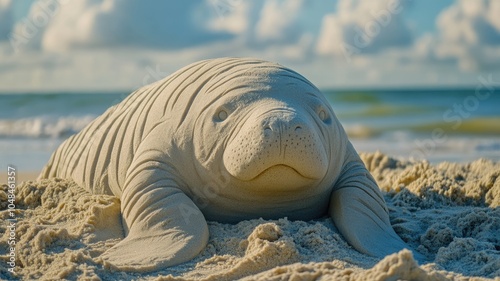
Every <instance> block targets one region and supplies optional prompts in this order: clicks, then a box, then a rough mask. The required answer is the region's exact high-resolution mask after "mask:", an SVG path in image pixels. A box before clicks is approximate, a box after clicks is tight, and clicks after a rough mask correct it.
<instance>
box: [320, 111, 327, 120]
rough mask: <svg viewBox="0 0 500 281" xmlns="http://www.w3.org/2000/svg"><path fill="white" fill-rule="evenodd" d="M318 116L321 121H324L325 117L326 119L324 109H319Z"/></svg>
mask: <svg viewBox="0 0 500 281" xmlns="http://www.w3.org/2000/svg"><path fill="white" fill-rule="evenodd" d="M318 116H319V119H321V121H326V119H328V114H326V111H325V110H324V109H320V111H319V113H318Z"/></svg>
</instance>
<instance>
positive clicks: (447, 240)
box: [0, 153, 500, 280]
mask: <svg viewBox="0 0 500 281" xmlns="http://www.w3.org/2000/svg"><path fill="white" fill-rule="evenodd" d="M362 158H363V160H364V161H365V163H366V164H367V167H368V168H369V170H370V171H371V173H372V174H373V176H374V177H375V178H376V179H377V181H378V183H379V185H380V188H381V189H382V190H383V191H384V192H385V199H386V201H387V205H388V207H389V210H390V217H391V223H392V225H393V227H394V229H395V230H396V232H397V233H398V234H399V235H400V236H401V237H402V238H403V240H405V241H406V242H407V243H408V244H409V245H410V246H411V247H412V248H413V249H417V250H418V251H420V252H421V253H422V254H424V255H425V256H426V257H427V259H428V262H427V263H424V264H422V265H418V264H417V262H416V261H415V260H414V259H413V257H412V254H411V252H410V251H408V250H403V251H401V252H399V253H395V254H393V255H390V256H387V257H385V258H384V259H382V260H378V259H375V258H371V257H369V256H366V255H363V254H361V253H358V252H357V251H355V250H354V249H353V248H351V247H350V246H349V245H348V244H347V243H346V242H345V241H344V239H343V238H342V236H341V235H340V234H339V233H338V231H337V230H336V228H335V226H334V225H333V224H332V222H331V220H330V219H328V218H323V219H318V220H313V221H289V220H287V219H286V218H283V219H280V220H262V219H261V220H249V221H242V222H240V223H238V224H236V225H230V224H220V223H215V222H209V228H210V235H211V236H210V241H209V243H208V246H207V247H206V249H205V250H204V251H203V252H202V253H201V254H200V255H199V256H198V257H197V258H195V259H194V260H192V261H190V262H187V263H185V264H182V265H179V266H175V267H171V268H167V269H164V270H162V271H157V272H153V273H147V274H139V273H126V272H117V271H113V270H112V269H109V268H106V267H105V266H103V264H102V261H101V260H100V258H99V256H100V254H101V253H103V252H104V251H106V250H107V249H109V248H110V247H112V246H113V245H115V244H116V243H118V242H119V241H120V240H121V239H122V238H123V231H122V229H121V224H120V201H119V199H118V198H115V197H113V196H107V195H91V194H89V193H88V192H87V191H85V190H83V189H82V188H81V187H79V186H77V185H76V184H75V183H74V182H72V181H69V180H60V179H52V180H43V181H39V182H34V181H28V182H24V183H22V184H20V185H18V186H17V188H16V189H17V190H16V202H15V204H16V210H15V211H13V213H14V216H15V218H17V222H16V225H15V231H14V232H13V234H12V233H11V231H10V229H9V227H8V226H9V225H8V222H7V221H6V220H7V219H8V218H9V216H10V213H11V210H9V208H8V201H7V200H8V189H7V186H6V185H3V186H2V188H1V190H0V217H1V219H2V221H5V223H3V224H2V225H1V226H0V256H1V257H0V278H1V279H12V278H19V279H23V280H31V279H45V280H54V279H68V280H76V279H80V280H234V279H238V278H242V279H244V280H397V279H404V280H487V279H495V280H500V164H499V163H494V162H491V161H488V160H477V161H474V162H471V163H467V164H454V163H439V164H436V165H430V164H429V163H427V162H425V161H424V162H409V161H402V160H396V159H392V158H390V157H387V156H385V155H383V154H380V153H374V154H362ZM12 235H14V236H13V237H14V238H15V242H16V244H15V248H16V250H15V267H14V271H15V275H11V273H10V272H9V271H8V270H9V269H10V268H11V266H10V265H9V263H8V262H9V260H10V255H11V253H10V250H9V247H10V246H13V245H9V241H12V239H11V240H9V238H10V237H12Z"/></svg>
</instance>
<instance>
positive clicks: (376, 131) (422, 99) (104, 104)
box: [0, 89, 500, 172]
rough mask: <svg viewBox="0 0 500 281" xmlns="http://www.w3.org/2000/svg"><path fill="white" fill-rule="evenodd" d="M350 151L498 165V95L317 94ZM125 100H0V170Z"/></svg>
mask: <svg viewBox="0 0 500 281" xmlns="http://www.w3.org/2000/svg"><path fill="white" fill-rule="evenodd" d="M323 93H324V94H325V96H326V97H327V99H328V100H329V101H330V103H331V105H332V107H333V109H334V111H335V113H336V115H337V117H338V118H339V120H340V121H341V123H342V124H343V126H344V128H345V130H346V131H347V133H348V135H349V137H350V139H351V141H352V143H353V145H354V146H355V148H356V149H357V150H358V151H365V152H372V151H377V150H379V151H381V152H383V153H386V154H388V155H391V156H394V157H397V158H413V159H417V160H419V159H427V160H428V161H430V162H434V163H436V162H441V161H452V162H468V161H471V160H474V159H477V158H487V159H491V160H494V161H499V160H500V90H494V91H488V90H487V89H482V91H476V90H475V89H469V90H467V89H414V90H402V89H401V90H397V89H391V90H372V91H366V90H363V91H352V90H324V91H323ZM127 94H129V93H45V94H38V93H37V94H34V93H27V94H0V165H1V166H2V167H5V169H7V166H8V165H14V166H15V167H16V168H17V170H18V171H30V172H33V171H39V170H41V169H42V167H43V166H44V164H45V163H46V162H47V161H48V159H49V157H50V155H51V153H52V152H53V151H54V150H55V149H56V148H57V146H58V145H59V144H61V143H62V142H63V141H64V140H65V139H66V138H67V137H69V136H70V135H72V134H75V133H77V132H78V131H80V130H81V129H82V128H83V127H85V126H86V125H87V124H88V123H90V122H91V121H92V120H93V119H94V118H96V117H97V116H99V115H100V114H101V113H103V112H104V111H105V110H106V109H107V108H109V107H110V106H112V105H115V104H117V103H119V102H120V101H121V100H123V99H124V98H125V97H126V96H127Z"/></svg>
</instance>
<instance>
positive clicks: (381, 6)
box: [316, 0, 413, 56]
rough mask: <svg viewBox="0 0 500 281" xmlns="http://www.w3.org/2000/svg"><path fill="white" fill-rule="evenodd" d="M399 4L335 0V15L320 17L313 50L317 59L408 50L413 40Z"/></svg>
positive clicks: (398, 1) (386, 0)
mask: <svg viewBox="0 0 500 281" xmlns="http://www.w3.org/2000/svg"><path fill="white" fill-rule="evenodd" d="M406 2H407V1H402V0H373V1H360V0H339V2H338V5H337V11H336V12H335V13H332V14H327V15H325V16H324V17H323V24H322V27H321V31H320V34H319V39H318V42H317V46H316V50H317V52H318V53H319V54H321V55H334V56H342V55H343V56H352V55H353V54H360V53H364V54H374V53H378V52H381V51H383V50H385V49H387V48H391V47H408V46H410V45H411V44H412V43H413V36H412V32H411V29H410V27H409V25H408V23H407V22H406V21H405V20H404V18H403V17H402V16H401V13H402V12H403V11H404V9H406V8H407V5H406Z"/></svg>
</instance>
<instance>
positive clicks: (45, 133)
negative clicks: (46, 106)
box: [0, 115, 96, 138]
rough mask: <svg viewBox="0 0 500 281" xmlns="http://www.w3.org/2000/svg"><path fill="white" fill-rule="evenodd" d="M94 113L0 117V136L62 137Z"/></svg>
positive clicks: (86, 120) (78, 128)
mask: <svg viewBox="0 0 500 281" xmlns="http://www.w3.org/2000/svg"><path fill="white" fill-rule="evenodd" d="M95 118H96V116H95V115H84V116H62V117H50V116H43V117H33V118H22V119H15V120H10V119H0V137H23V138H64V137H67V136H69V135H72V134H75V133H77V132H79V131H80V130H82V129H83V128H84V127H85V126H87V125H88V124H89V123H90V122H91V121H92V120H94V119H95Z"/></svg>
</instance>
